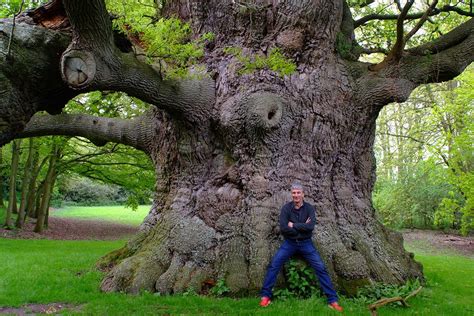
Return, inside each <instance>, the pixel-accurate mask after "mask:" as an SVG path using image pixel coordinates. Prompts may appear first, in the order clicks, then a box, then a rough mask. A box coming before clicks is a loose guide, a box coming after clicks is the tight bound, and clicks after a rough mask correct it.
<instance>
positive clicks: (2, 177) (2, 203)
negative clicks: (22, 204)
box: [0, 147, 5, 207]
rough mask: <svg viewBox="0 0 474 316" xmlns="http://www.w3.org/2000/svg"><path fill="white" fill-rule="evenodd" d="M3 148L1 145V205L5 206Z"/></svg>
mask: <svg viewBox="0 0 474 316" xmlns="http://www.w3.org/2000/svg"><path fill="white" fill-rule="evenodd" d="M3 179H4V175H3V148H2V147H0V207H5V203H4V202H3V188H4V186H3Z"/></svg>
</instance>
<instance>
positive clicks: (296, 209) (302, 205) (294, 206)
mask: <svg viewBox="0 0 474 316" xmlns="http://www.w3.org/2000/svg"><path fill="white" fill-rule="evenodd" d="M291 205H292V206H293V209H294V210H295V211H299V210H301V209H302V208H304V205H305V202H304V200H303V204H301V206H300V208H296V204H295V202H293V201H291Z"/></svg>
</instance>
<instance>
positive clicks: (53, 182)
mask: <svg viewBox="0 0 474 316" xmlns="http://www.w3.org/2000/svg"><path fill="white" fill-rule="evenodd" d="M57 176H58V173H57V171H56V170H54V173H53V177H52V179H51V186H50V192H49V200H48V207H47V208H46V216H45V217H44V227H45V228H48V227H49V209H50V207H49V206H50V205H51V197H52V196H53V189H54V184H55V183H56V179H57Z"/></svg>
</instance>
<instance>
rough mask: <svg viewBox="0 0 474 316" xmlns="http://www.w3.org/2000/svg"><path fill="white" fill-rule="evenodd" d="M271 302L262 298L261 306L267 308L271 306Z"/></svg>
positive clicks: (265, 297) (267, 298)
mask: <svg viewBox="0 0 474 316" xmlns="http://www.w3.org/2000/svg"><path fill="white" fill-rule="evenodd" d="M271 302H272V300H271V299H270V298H269V297H267V296H264V297H262V300H261V301H260V306H262V307H267V306H268V305H270V303H271Z"/></svg>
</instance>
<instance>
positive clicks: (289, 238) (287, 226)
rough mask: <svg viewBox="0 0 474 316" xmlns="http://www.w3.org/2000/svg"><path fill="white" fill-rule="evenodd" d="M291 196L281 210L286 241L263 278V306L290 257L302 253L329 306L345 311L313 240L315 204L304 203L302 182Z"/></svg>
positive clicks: (292, 191)
mask: <svg viewBox="0 0 474 316" xmlns="http://www.w3.org/2000/svg"><path fill="white" fill-rule="evenodd" d="M291 198H292V200H293V201H292V202H289V203H287V204H285V205H284V206H283V207H282V209H281V211H280V232H281V233H282V234H283V236H284V237H285V241H284V242H283V244H282V245H281V247H280V249H278V251H277V253H276V254H275V256H274V257H273V259H272V261H271V263H270V265H269V266H268V270H267V275H266V276H265V280H264V281H263V286H262V291H261V295H262V300H261V301H260V306H263V307H266V306H268V305H269V304H270V303H271V297H272V288H273V286H274V285H275V282H276V279H277V276H278V273H279V272H280V269H281V267H282V266H283V264H285V262H286V261H288V260H289V259H290V257H291V256H293V255H295V254H297V253H299V254H301V255H302V256H303V258H304V259H305V260H306V261H307V262H308V263H309V264H310V265H311V267H312V268H313V269H314V271H315V273H316V276H317V277H318V280H319V284H320V285H321V289H322V290H323V293H324V294H325V295H326V296H327V299H328V307H330V308H332V309H335V310H337V311H339V312H342V310H343V309H342V307H341V306H340V305H339V304H338V302H337V299H338V298H337V294H336V291H335V290H334V286H333V285H332V282H331V278H330V277H329V274H328V273H327V271H326V268H325V266H324V263H323V261H322V260H321V257H320V256H319V253H318V251H317V250H316V248H315V247H314V245H313V242H312V241H311V236H312V234H313V229H314V225H315V223H316V214H315V211H314V207H313V206H311V205H310V204H308V203H306V202H304V200H303V198H304V193H303V187H302V185H301V184H299V183H294V184H293V185H292V186H291Z"/></svg>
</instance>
